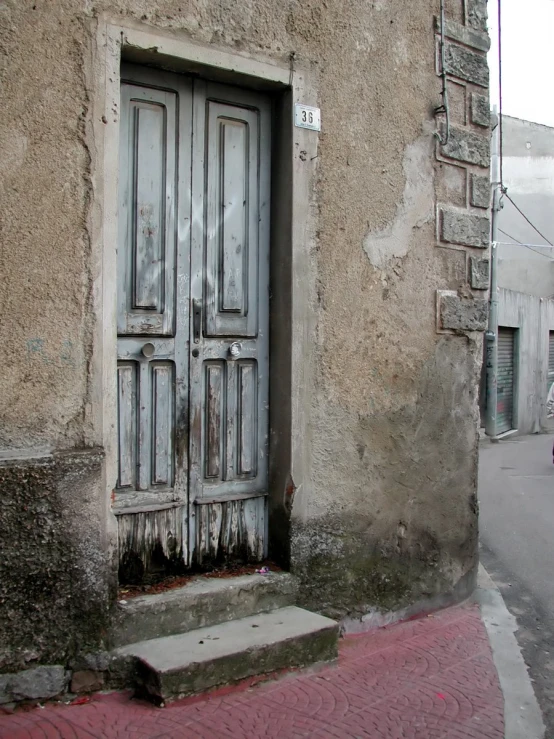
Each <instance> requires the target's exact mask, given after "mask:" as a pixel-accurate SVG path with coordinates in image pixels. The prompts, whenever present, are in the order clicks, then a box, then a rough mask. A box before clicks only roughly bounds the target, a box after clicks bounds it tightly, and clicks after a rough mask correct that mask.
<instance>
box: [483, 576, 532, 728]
mask: <svg viewBox="0 0 554 739" xmlns="http://www.w3.org/2000/svg"><path fill="white" fill-rule="evenodd" d="M474 599H475V601H476V602H477V603H478V604H479V608H480V609H481V616H482V618H483V623H484V624H485V628H486V630H487V634H488V637H489V641H490V644H491V648H492V654H493V659H494V664H495V667H496V671H497V672H498V677H499V680H500V687H501V689H502V693H503V695H504V727H505V728H504V737H505V739H522V737H525V739H544V734H545V730H546V729H545V726H544V723H543V720H542V713H541V710H540V708H539V704H538V702H537V699H536V697H535V691H534V690H533V684H532V682H531V679H530V677H529V673H528V671H527V665H526V664H525V662H524V660H523V657H522V655H521V650H520V648H519V645H518V643H517V639H516V637H515V632H516V631H517V629H518V625H517V621H516V619H515V618H514V616H512V614H511V613H510V612H509V611H508V609H507V608H506V605H505V603H504V599H503V598H502V595H501V594H500V591H499V590H498V588H497V587H496V585H495V584H494V582H493V580H492V578H491V577H490V575H489V574H488V572H487V571H486V570H485V568H484V567H483V565H481V564H480V565H479V574H478V579H477V590H476V591H475V593H474Z"/></svg>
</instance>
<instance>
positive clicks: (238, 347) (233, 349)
mask: <svg viewBox="0 0 554 739" xmlns="http://www.w3.org/2000/svg"><path fill="white" fill-rule="evenodd" d="M241 351H242V344H241V343H240V341H233V343H232V344H231V346H230V347H229V354H230V355H231V356H232V357H233V359H236V358H237V357H238V356H240V353H241Z"/></svg>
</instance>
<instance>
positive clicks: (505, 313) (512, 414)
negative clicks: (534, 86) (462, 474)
mask: <svg viewBox="0 0 554 739" xmlns="http://www.w3.org/2000/svg"><path fill="white" fill-rule="evenodd" d="M502 133H503V136H502V139H503V140H502V154H503V157H502V160H503V166H502V169H503V182H504V185H505V187H506V188H507V193H506V195H505V196H504V198H503V208H502V210H501V211H500V213H499V217H498V235H497V239H498V286H499V353H498V391H497V392H498V402H497V428H496V434H497V435H501V434H502V433H506V432H510V431H516V430H517V432H518V433H520V434H528V433H537V432H539V431H540V430H541V429H545V428H548V427H549V426H550V425H551V423H550V422H548V421H547V419H546V412H545V401H546V395H547V392H548V389H549V387H550V385H551V384H552V381H553V380H554V302H553V300H552V298H553V297H554V248H553V247H552V244H554V128H551V127H549V126H543V125H540V124H538V123H532V122H531V121H524V120H520V119H518V118H511V117H510V116H503V126H502ZM498 134H499V128H498V127H497V128H496V129H495V131H494V134H493V135H494V136H495V137H496V136H498ZM537 229H538V230H537ZM539 231H540V233H539ZM549 242H550V243H549Z"/></svg>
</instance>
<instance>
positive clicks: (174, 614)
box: [110, 572, 298, 647]
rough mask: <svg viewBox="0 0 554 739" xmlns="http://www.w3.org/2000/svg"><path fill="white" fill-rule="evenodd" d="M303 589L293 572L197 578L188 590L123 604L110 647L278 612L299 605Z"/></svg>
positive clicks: (138, 597)
mask: <svg viewBox="0 0 554 739" xmlns="http://www.w3.org/2000/svg"><path fill="white" fill-rule="evenodd" d="M297 589H298V583H297V580H296V578H295V577H294V576H293V575H290V574H289V573H288V572H272V573H269V574H267V575H241V576H239V577H223V578H211V577H197V578H194V580H192V581H191V582H190V583H188V584H187V585H185V586H183V587H182V588H176V589H175V590H168V591H167V592H165V593H159V594H156V595H141V596H137V597H135V598H129V599H128V600H121V601H119V602H118V604H117V607H116V611H115V613H114V617H113V619H112V626H111V631H110V643H111V645H112V647H121V646H124V645H125V644H132V643H134V642H138V641H145V640H147V639H156V638H159V637H163V636H171V635H172V634H182V633H185V632H187V631H192V630H193V629H199V628H201V627H203V626H212V625H213V624H218V623H223V622H225V621H231V620H232V619H236V618H244V617H245V616H252V615H254V614H256V613H264V612H267V611H273V610H275V609H277V608H283V607H284V606H288V605H292V604H293V603H295V601H296V593H297Z"/></svg>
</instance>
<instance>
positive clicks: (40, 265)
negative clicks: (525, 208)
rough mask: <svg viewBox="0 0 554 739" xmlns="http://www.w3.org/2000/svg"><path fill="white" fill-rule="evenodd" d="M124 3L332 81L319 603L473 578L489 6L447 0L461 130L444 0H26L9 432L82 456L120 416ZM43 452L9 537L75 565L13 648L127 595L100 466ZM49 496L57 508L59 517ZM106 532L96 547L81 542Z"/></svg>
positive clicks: (356, 603) (17, 78) (0, 428)
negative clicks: (100, 395) (445, 109)
mask: <svg viewBox="0 0 554 739" xmlns="http://www.w3.org/2000/svg"><path fill="white" fill-rule="evenodd" d="M464 8H465V10H464ZM103 12H106V13H109V14H110V15H111V17H113V18H114V20H116V21H117V19H118V18H125V19H134V20H135V21H137V22H141V23H144V24H145V25H147V26H149V27H150V28H162V29H166V30H167V29H171V30H172V31H173V32H174V33H176V34H182V35H183V36H184V37H186V38H191V39H193V40H194V41H197V42H201V43H210V44H214V45H215V46H217V47H218V48H222V49H229V50H232V51H237V52H240V53H247V54H251V55H253V56H254V57H255V56H256V54H262V55H263V56H264V57H265V58H269V59H274V60H275V61H278V62H280V63H288V60H289V57H290V54H291V53H292V52H294V54H295V58H296V63H297V64H298V65H300V66H302V65H303V66H304V67H305V68H307V69H310V70H311V74H312V75H313V78H314V79H315V80H316V86H317V90H318V98H319V99H318V104H319V105H320V107H321V110H322V116H323V132H322V133H321V135H320V140H319V147H318V161H317V172H318V181H317V185H316V189H315V191H314V193H313V203H314V204H315V211H316V215H315V219H316V232H315V234H314V248H313V249H312V250H311V252H310V254H309V260H310V265H311V268H312V270H313V274H314V275H315V281H316V285H317V295H316V296H314V302H313V305H312V306H311V309H312V311H313V315H314V322H315V324H316V326H317V329H316V332H315V336H312V337H311V338H312V343H311V344H310V346H309V347H308V349H307V351H308V353H310V355H311V357H312V358H313V365H314V367H315V368H316V369H315V374H314V376H313V377H312V378H311V386H310V392H309V395H310V398H311V401H310V404H309V408H306V413H307V414H308V417H309V428H310V433H309V434H308V436H306V437H305V438H303V439H302V441H301V444H302V445H303V446H302V449H301V450H300V453H301V454H302V455H303V456H304V457H305V459H306V460H307V461H306V465H305V469H306V476H305V480H304V481H303V483H302V486H301V487H300V488H298V489H297V490H296V494H295V501H294V506H293V510H292V537H293V540H292V546H291V552H292V567H293V569H294V571H295V572H296V573H297V574H299V576H300V577H301V578H302V580H303V583H304V587H303V593H304V596H303V597H304V601H305V602H306V603H309V604H310V605H312V606H314V607H316V608H319V609H320V610H325V611H326V612H328V613H334V614H337V615H344V614H345V613H358V612H360V613H361V612H364V611H367V610H368V609H371V608H375V607H378V608H382V609H391V608H399V607H402V606H404V605H405V604H407V603H409V602H413V601H415V600H417V599H420V598H424V597H426V596H431V595H434V594H437V593H442V592H445V591H447V590H450V589H452V588H453V587H455V585H456V583H458V582H465V581H466V580H467V578H468V576H470V575H471V572H472V571H473V569H474V567H475V565H476V537H477V526H476V499H475V486H476V454H477V451H476V450H477V446H476V409H477V405H476V387H477V383H478V366H479V362H480V357H481V343H480V336H479V334H476V333H475V332H474V331H473V329H474V328H482V325H481V324H479V320H480V319H479V316H480V315H481V311H480V310H479V307H477V308H476V305H475V304H476V303H477V301H478V300H479V297H478V296H479V295H482V293H479V292H478V291H479V290H480V289H481V288H482V287H483V283H482V281H481V283H479V284H477V283H476V282H474V283H473V282H471V280H472V279H473V277H472V276H473V275H474V273H475V270H476V269H477V271H479V270H482V269H483V268H484V265H483V264H481V263H479V265H477V267H475V268H471V269H470V264H473V262H471V260H472V259H473V260H475V259H478V260H482V259H484V255H485V251H486V246H487V240H486V229H487V225H486V222H485V221H486V217H487V212H486V205H487V203H486V202H485V195H486V192H485V191H486V187H485V179H486V177H487V169H486V167H487V165H488V128H487V121H486V117H485V115H484V110H485V107H486V103H485V102H484V98H486V93H487V90H486V85H487V70H486V58H485V50H486V43H487V42H486V36H485V34H484V28H485V27H484V20H483V19H484V13H485V3H484V2H482V0H466V1H465V2H462V0H450V2H447V15H448V19H449V26H448V29H449V30H448V51H447V55H446V58H447V64H448V70H447V71H448V74H449V87H450V92H451V95H450V100H451V123H452V128H451V139H450V141H449V143H448V144H447V145H446V146H445V147H442V148H441V147H437V144H436V139H435V136H434V132H435V129H436V123H437V122H436V120H435V116H434V108H435V107H436V106H438V105H439V104H440V96H439V93H440V79H439V77H438V76H437V71H438V70H437V69H436V68H435V60H436V56H437V38H438V37H437V34H436V29H435V27H434V25H433V18H434V16H435V15H437V14H438V12H439V3H438V0H418V2H412V3H406V2H404V0H391V1H390V2H383V0H374V1H373V2H366V0H352V2H350V3H347V4H345V3H344V2H342V0H329V2H326V3H321V2H319V0H303V1H302V2H300V1H299V0H257V1H256V2H254V0H245V1H244V2H241V3H233V2H229V1H228V0H111V1H108V0H57V1H56V2H55V3H49V2H46V1H45V0H5V1H4V2H3V3H2V5H1V7H0V38H1V43H2V50H3V54H2V70H1V74H2V100H1V103H2V109H3V110H4V111H8V114H7V115H4V116H3V117H2V121H1V123H0V163H1V164H0V166H1V167H2V178H1V182H0V212H2V214H3V231H2V242H1V252H0V274H1V275H2V279H3V282H4V284H5V289H3V290H2V293H1V297H0V300H1V307H0V314H1V315H2V319H3V320H2V322H1V324H0V336H1V339H2V345H3V347H4V350H5V352H4V361H3V362H2V364H1V366H0V386H1V387H2V401H3V402H2V407H1V410H0V412H1V414H2V418H1V422H0V446H1V447H2V448H3V449H5V450H7V452H6V454H7V456H8V457H9V456H10V454H12V456H14V455H15V454H16V451H15V450H21V449H24V450H27V454H28V455H31V456H32V454H38V452H36V451H35V450H38V449H40V450H46V451H47V452H49V451H54V452H56V453H59V452H67V453H70V454H73V453H74V450H80V449H83V448H88V447H91V446H94V445H97V444H99V443H100V440H101V437H102V429H101V423H100V422H98V420H95V419H96V415H95V412H94V408H93V393H92V390H91V384H92V373H93V367H92V365H91V356H92V353H93V346H92V343H93V335H94V328H95V327H94V320H93V313H92V310H91V303H92V298H93V287H94V286H93V277H92V275H93V265H92V263H91V262H92V258H91V246H90V238H91V234H90V218H91V215H90V204H91V197H92V194H93V193H92V189H91V172H92V168H93V164H94V157H95V151H94V142H93V141H92V140H91V138H90V136H89V134H88V133H87V131H88V130H89V128H88V127H89V124H90V122H91V121H90V116H91V110H90V93H91V91H90V89H89V87H87V84H89V85H90V84H94V83H93V82H92V83H91V81H90V79H89V77H87V75H89V74H90V70H91V63H90V56H91V51H92V50H93V47H94V44H95V19H96V18H97V17H98V16H99V14H101V13H103ZM87 79H88V80H89V81H88V83H87ZM6 287H7V289H6ZM437 290H439V291H440V290H442V291H447V292H449V293H453V294H452V295H451V294H449V295H446V296H445V297H446V298H448V299H449V302H448V301H446V302H445V305H449V306H450V309H449V310H448V311H445V310H443V308H442V303H441V300H442V298H441V295H439V296H438V297H437ZM448 316H454V318H453V319H452V320H453V321H454V323H453V324H452V325H450V324H449V320H450V318H448ZM469 318H471V320H469ZM481 323H482V322H481ZM437 327H438V330H439V332H437ZM469 329H471V330H469ZM293 381H294V378H293ZM19 453H20V452H19V451H18V452H17V454H19ZM90 454H93V455H94V452H90ZM10 464H11V463H10ZM37 465H38V467H39V468H40V470H41V472H40V474H38V473H37V474H38V477H36V485H35V486H34V487H33V491H34V492H32V491H31V489H30V488H29V493H28V496H27V493H26V492H25V491H26V490H27V488H25V486H24V485H23V482H21V487H18V485H17V484H16V482H13V480H15V481H17V479H18V478H17V475H20V477H21V481H23V480H24V479H30V477H29V476H31V475H32V474H34V472H33V470H35V468H36V467H37ZM41 465H42V462H40V460H38V461H37V460H34V461H27V462H21V461H20V462H17V465H16V467H15V468H12V467H9V469H10V470H12V472H10V474H13V475H15V477H12V482H10V486H11V487H10V490H11V492H10V496H11V497H12V499H13V510H14V511H17V515H16V516H15V517H14V518H13V519H10V520H9V521H8V520H7V519H6V522H5V526H4V528H3V530H2V534H1V536H2V539H3V542H2V543H3V544H4V546H6V542H7V546H8V548H10V547H11V548H13V549H12V551H13V552H15V554H14V557H15V558H17V550H18V549H19V548H22V549H24V547H25V546H31V548H32V547H33V546H39V544H40V546H39V551H40V552H41V555H40V559H39V560H37V564H36V565H35V569H36V568H37V567H38V577H39V579H40V578H42V580H43V581H44V582H46V581H47V580H48V577H50V575H51V573H52V572H57V573H58V575H59V578H60V582H62V583H64V584H63V587H61V589H60V590H59V591H58V592H57V594H56V590H55V589H54V588H53V587H52V588H51V587H50V584H48V585H47V586H46V585H45V586H44V588H43V589H42V590H41V592H42V594H43V595H41V596H40V598H39V596H36V597H37V598H39V600H40V602H41V603H43V604H44V605H43V607H42V615H41V616H40V617H39V616H37V619H38V620H37V621H36V627H35V628H34V629H33V630H28V631H25V632H24V633H23V632H22V634H21V637H19V636H16V637H10V640H9V641H8V642H5V643H7V644H8V645H9V646H8V647H7V650H8V651H10V649H11V648H12V645H13V649H12V651H11V652H10V655H9V656H8V657H7V661H6V665H9V666H10V667H9V669H18V668H19V667H20V666H21V663H20V662H18V660H19V657H18V656H17V655H19V654H21V655H24V652H25V650H29V652H30V653H32V654H33V657H32V661H33V660H34V661H39V662H40V661H42V662H44V661H45V660H46V661H48V660H50V661H51V660H54V659H56V660H60V661H63V660H64V659H65V658H67V655H69V654H71V653H72V651H73V652H74V651H75V644H74V643H70V641H71V638H70V637H67V638H65V637H64V638H63V639H62V640H61V641H60V643H59V644H60V645H59V647H56V648H55V650H54V652H55V653H54V652H53V651H52V649H53V647H52V646H51V644H50V639H51V635H52V633H60V634H61V633H62V631H63V632H64V633H67V634H73V635H75V634H76V633H77V632H80V630H84V633H85V636H84V637H83V639H84V641H85V642H87V645H86V646H87V647H88V642H89V641H90V639H89V636H88V634H89V632H90V630H91V629H92V630H93V631H94V628H93V626H92V625H94V624H97V625H98V624H99V623H100V621H101V617H102V614H103V613H104V612H105V608H106V604H107V602H108V592H109V576H108V574H107V573H108V572H109V571H110V570H109V563H106V562H105V561H103V558H104V559H105V558H106V556H107V554H106V545H105V538H104V534H105V531H106V527H107V523H106V516H107V514H106V501H105V500H104V499H103V497H102V496H104V494H105V492H104V491H105V484H104V483H103V479H102V469H101V464H100V463H98V464H97V465H93V466H92V467H91V469H90V470H89V472H88V473H87V476H85V478H83V480H82V481H81V483H80V484H79V485H73V486H71V485H70V484H67V483H66V482H64V480H66V481H71V474H72V473H70V472H69V471H66V472H65V473H63V469H64V468H63V466H61V467H59V468H58V467H56V464H55V463H53V462H48V464H47V468H48V471H45V470H44V469H43V468H42V466H41ZM52 465H54V467H55V468H56V470H58V471H57V472H56V473H55V474H54V472H53V471H52V469H53V468H52ZM13 469H18V470H20V472H17V474H16V473H15V472H13ZM62 473H63V474H62ZM54 478H55V481H54ZM33 485H34V483H33ZM26 496H27V497H28V498H29V500H28V502H25V501H26V499H27V498H26ZM35 500H43V505H44V506H45V511H46V513H45V521H44V525H42V524H41V526H40V527H39V529H38V530H35V529H34V528H33V527H35V526H36V520H35V511H34V508H33V505H35V503H34V502H33V501H35ZM31 502H33V505H31ZM25 506H27V508H25ZM83 511H85V514H83ZM76 522H78V525H74V524H75V523H76ZM3 523H4V521H3ZM14 525H16V529H17V530H18V531H19V530H20V529H21V531H22V534H21V536H20V535H19V534H14V530H15V529H13V526H14ZM87 531H89V532H92V533H91V535H90V537H89V538H88V539H87V541H88V545H87V546H90V551H89V554H90V561H92V563H93V564H92V565H91V564H90V562H89V560H88V559H87V558H86V557H83V556H82V555H81V553H80V550H79V547H80V546H81V543H82V540H83V537H84V536H85V532H87ZM43 532H49V533H44V536H45V537H46V539H45V541H46V543H45V544H44V546H42V544H41V543H40V541H39V540H40V537H41V536H42V535H43ZM37 537H38V539H37V541H36V542H35V538H37ZM49 537H50V538H49ZM85 538H86V537H85ZM48 541H50V542H53V544H52V546H50V544H48V543H47V542H48ZM40 547H42V548H40ZM62 553H63V556H62ZM38 562H40V566H39V565H38ZM95 563H98V566H97V565H96V564H95ZM25 571H26V566H25V561H24V560H22V561H21V569H17V568H16V569H15V570H14V572H17V573H18V574H17V577H16V576H14V577H12V576H10V575H9V573H8V574H7V575H6V576H7V577H8V579H9V578H10V577H12V582H8V583H7V584H5V587H7V588H11V591H10V592H11V593H12V594H11V595H10V598H11V599H12V600H11V601H9V603H11V604H12V605H10V606H9V607H10V608H11V609H12V610H11V611H10V613H11V614H12V615H11V618H12V620H13V619H17V618H24V617H25V605H24V604H23V602H22V601H21V600H18V599H17V594H15V593H14V592H12V591H13V588H14V585H15V583H16V582H17V581H18V579H19V577H20V573H21V572H25ZM91 573H92V575H91ZM89 576H90V577H92V586H91V583H90V582H88V581H87V578H89ZM45 578H46V579H45ZM464 578H465V579H464ZM69 580H71V582H72V583H78V584H82V586H83V588H85V589H86V588H89V589H90V592H91V593H92V594H95V593H96V596H97V597H95V598H93V599H92V600H95V602H96V603H97V610H96V611H95V614H96V615H95V616H94V618H92V619H90V624H91V626H90V628H89V626H88V625H87V623H88V622H87V619H86V618H85V616H86V614H87V613H88V605H87V604H88V603H89V599H88V595H87V597H86V599H85V601H84V602H85V606H84V607H83V608H81V607H80V606H79V605H74V604H73V603H74V602H73V601H72V600H71V599H72V598H74V597H75V595H74V590H72V588H74V587H75V586H74V585H72V586H71V587H70V586H69V584H68V582H69ZM48 582H50V581H48ZM41 587H42V586H41ZM79 587H80V585H79ZM33 592H34V591H33ZM50 592H51V595H49V593H50ZM62 594H63V595H62ZM48 603H51V604H54V605H55V608H53V610H52V611H51V614H52V615H51V620H52V621H54V620H55V619H56V618H58V614H60V613H62V612H63V611H64V610H65V613H64V617H63V618H61V619H60V621H59V623H60V624H61V626H60V627H59V629H58V627H56V629H57V631H56V629H54V630H53V631H52V629H51V630H50V631H49V630H48V629H49V628H50V627H49V626H48V624H47V621H48V616H47V609H48ZM18 614H19V615H18ZM54 614H56V615H55V616H54ZM22 628H23V627H22ZM95 628H96V627H95ZM31 632H32V633H31ZM100 632H101V628H100V626H98V628H96V632H95V633H96V637H98V638H99V634H100ZM6 638H7V637H6ZM91 639H92V636H91ZM22 659H23V660H24V661H25V657H24V656H22Z"/></svg>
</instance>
